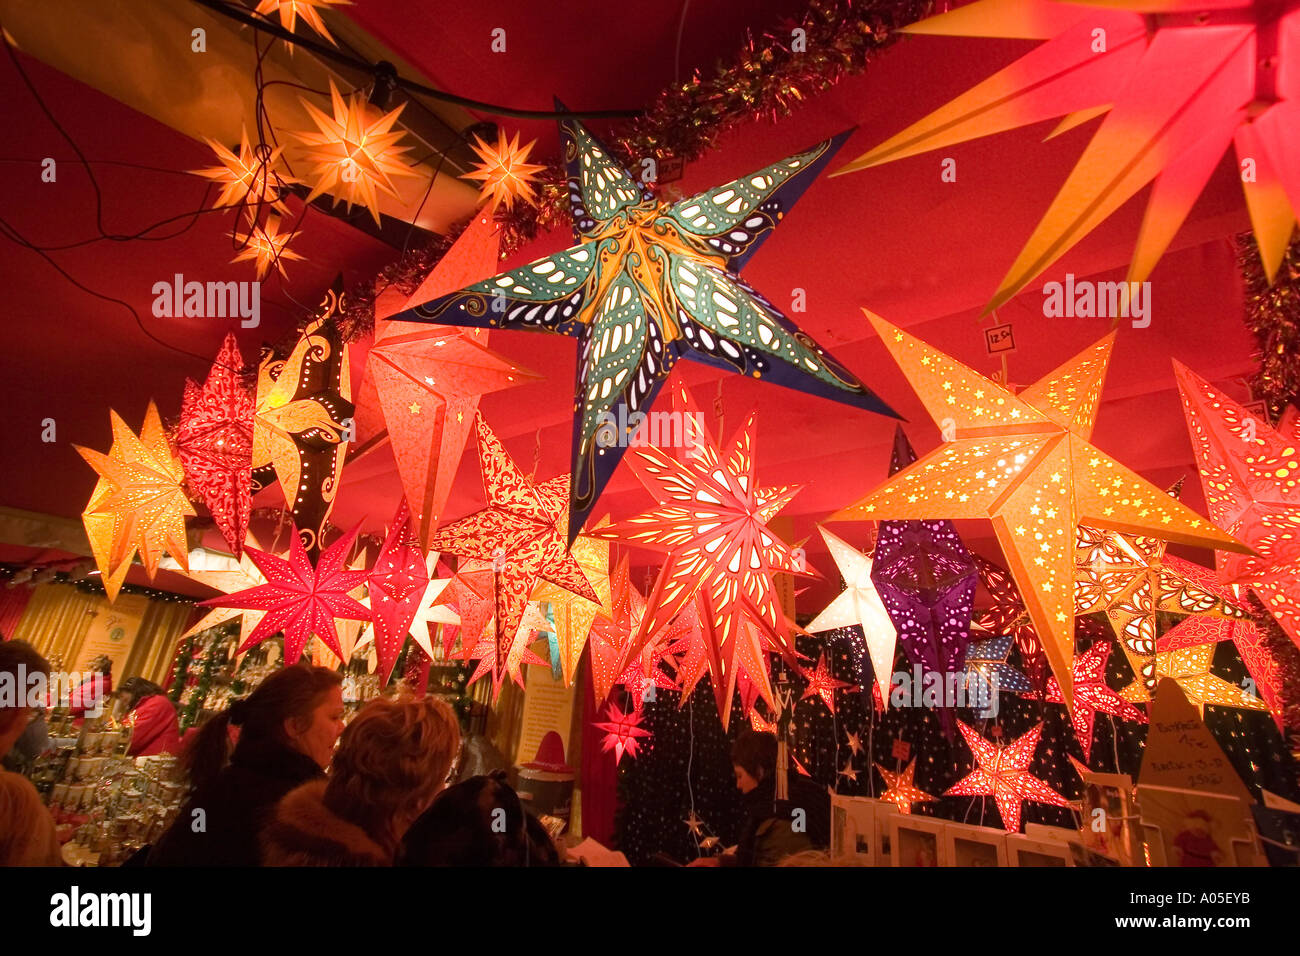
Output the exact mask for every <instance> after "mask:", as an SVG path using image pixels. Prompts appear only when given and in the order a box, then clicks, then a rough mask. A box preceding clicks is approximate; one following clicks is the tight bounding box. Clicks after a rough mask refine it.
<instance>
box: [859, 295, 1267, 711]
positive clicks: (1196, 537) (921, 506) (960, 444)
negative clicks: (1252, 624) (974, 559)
mask: <svg viewBox="0 0 1300 956" xmlns="http://www.w3.org/2000/svg"><path fill="white" fill-rule="evenodd" d="M864 311H866V310H864ZM866 315H867V318H868V319H869V320H870V321H871V324H872V325H873V326H875V328H876V331H877V332H878V333H879V334H880V337H881V338H882V339H883V340H884V344H885V346H886V348H888V349H889V351H890V353H891V354H892V355H893V357H894V359H895V361H897V362H898V364H899V366H900V367H901V368H902V370H903V373H904V374H905V375H906V376H907V378H908V380H909V381H910V382H911V384H912V387H913V388H915V389H916V391H917V394H918V395H919V396H920V398H921V401H922V403H923V404H924V405H925V408H926V410H927V411H928V412H929V413H930V416H931V417H932V418H933V419H934V420H935V422H936V424H939V425H940V426H941V427H942V428H943V430H944V434H945V435H950V436H951V440H950V441H944V442H943V443H942V444H941V445H940V446H939V447H938V448H937V449H935V450H934V451H932V452H930V454H928V455H926V456H925V457H924V458H922V459H921V460H920V461H918V462H917V463H916V464H914V465H912V466H911V467H910V468H907V469H905V470H904V471H901V472H899V473H898V474H897V475H895V476H893V477H892V478H890V479H889V480H888V481H886V482H885V484H883V485H882V486H880V487H879V488H877V489H876V490H875V491H873V492H872V493H871V494H869V495H867V497H866V498H864V499H863V500H862V501H860V502H858V503H857V504H856V505H854V506H853V507H852V510H853V511H854V512H855V513H856V514H858V515H861V516H862V517H864V518H876V519H882V520H883V519H887V518H894V519H922V520H934V519H938V518H952V519H965V518H988V519H991V520H992V522H993V528H994V531H995V532H996V534H997V537H998V541H999V543H1000V544H1001V545H1002V550H1003V553H1004V554H1005V555H1006V558H1007V561H1008V562H1009V564H1010V566H1011V571H1012V574H1013V576H1014V577H1015V580H1016V583H1017V584H1018V585H1019V588H1020V594H1021V596H1022V598H1023V600H1024V602H1025V605H1026V608H1027V609H1028V611H1029V617H1030V620H1031V621H1032V622H1033V624H1034V628H1035V630H1036V631H1037V632H1038V636H1039V640H1040V641H1041V642H1042V644H1043V650H1044V651H1045V652H1046V654H1047V659H1048V662H1049V663H1050V664H1051V668H1052V673H1053V674H1055V675H1056V679H1057V681H1058V683H1059V684H1060V686H1061V692H1062V694H1063V696H1064V698H1065V700H1066V702H1067V705H1068V704H1069V702H1070V700H1071V689H1070V680H1071V673H1072V668H1071V661H1072V660H1073V657H1074V570H1075V565H1074V546H1075V539H1076V535H1077V533H1078V527H1079V525H1080V524H1086V525H1089V526H1090V527H1096V528H1103V529H1106V530H1110V531H1121V532H1124V533H1127V534H1148V535H1151V536H1154V537H1160V538H1162V539H1164V540H1167V541H1177V542H1180V543H1182V544H1190V545H1199V546H1202V547H1209V548H1222V549H1228V550H1233V551H1242V550H1245V545H1243V544H1241V543H1239V542H1237V541H1236V540H1234V539H1233V538H1232V537H1230V536H1228V535H1226V534H1224V533H1223V532H1221V531H1219V530H1218V529H1217V528H1215V527H1214V526H1213V525H1212V524H1211V523H1210V522H1209V521H1207V520H1206V519H1205V518H1202V517H1201V516H1199V515H1197V514H1196V513H1195V512H1193V511H1192V510H1191V509H1190V508H1188V507H1186V506H1185V505H1183V504H1181V503H1179V502H1177V501H1175V500H1173V499H1172V498H1170V497H1169V496H1168V495H1165V494H1164V493H1162V492H1161V491H1160V489H1159V488H1157V487H1156V486H1155V485H1152V484H1151V483H1150V482H1149V481H1147V480H1146V479H1145V478H1143V477H1141V476H1140V475H1138V474H1137V473H1136V472H1134V471H1131V470H1130V469H1128V468H1125V467H1124V466H1123V465H1121V464H1120V463H1119V462H1118V461H1116V460H1115V459H1113V458H1112V457H1110V456H1109V455H1107V454H1106V453H1105V452H1103V451H1101V450H1100V449H1099V448H1097V447H1096V446H1094V445H1093V444H1092V443H1091V441H1090V438H1091V435H1092V428H1093V424H1094V422H1095V418H1096V412H1097V407H1098V405H1099V404H1100V403H1101V390H1102V381H1103V380H1104V378H1105V374H1106V366H1107V364H1108V362H1109V359H1110V351H1111V347H1112V345H1113V343H1114V335H1113V333H1112V335H1110V336H1107V337H1106V338H1104V339H1102V340H1101V341H1100V342H1098V343H1097V344H1096V345H1093V346H1092V347H1091V348H1089V349H1087V350H1085V351H1084V352H1082V353H1081V354H1080V355H1078V356H1076V357H1075V358H1073V359H1071V360H1070V361H1068V362H1066V363H1065V364H1064V365H1061V366H1060V367H1059V368H1057V369H1055V370H1054V371H1052V372H1050V373H1048V374H1047V375H1046V376H1044V377H1043V378H1042V379H1040V380H1039V381H1038V382H1036V383H1034V384H1033V385H1031V386H1030V387H1029V388H1027V389H1025V390H1024V391H1022V392H1020V393H1019V394H1012V393H1011V392H1010V391H1008V390H1007V389H1005V388H1003V387H1002V386H1000V385H998V384H996V383H995V382H993V381H991V380H990V379H988V378H986V377H985V376H983V375H981V374H979V373H978V372H976V371H974V370H972V369H970V368H967V367H966V366H965V365H962V364H961V363H960V362H958V361H956V360H955V359H953V358H950V357H949V356H947V355H945V354H944V353H942V352H940V351H939V350H938V349H936V348H934V347H932V346H930V345H927V344H926V343H924V342H922V341H921V340H920V339H917V338H915V337H913V336H911V335H908V334H907V333H906V332H904V331H903V330H902V329H900V328H897V327H895V326H893V325H891V324H889V323H888V322H886V321H885V320H884V319H882V318H880V317H879V316H877V315H875V314H873V313H871V312H866Z"/></svg>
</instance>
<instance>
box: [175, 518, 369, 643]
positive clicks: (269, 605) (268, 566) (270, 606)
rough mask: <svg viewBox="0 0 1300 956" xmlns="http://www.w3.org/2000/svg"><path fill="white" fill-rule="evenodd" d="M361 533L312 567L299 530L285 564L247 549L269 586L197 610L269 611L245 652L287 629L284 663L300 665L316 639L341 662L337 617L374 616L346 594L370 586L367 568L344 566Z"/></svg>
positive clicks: (348, 537) (335, 545) (207, 603)
mask: <svg viewBox="0 0 1300 956" xmlns="http://www.w3.org/2000/svg"><path fill="white" fill-rule="evenodd" d="M358 530H359V528H353V529H352V530H351V531H349V532H348V533H347V534H345V535H343V537H341V538H339V539H338V541H336V542H334V543H333V544H332V545H330V546H329V547H328V548H326V549H325V550H324V551H322V552H321V553H320V557H319V558H318V559H317V561H316V563H315V564H314V565H313V564H312V562H311V559H310V558H309V557H308V555H307V549H306V548H305V547H304V546H303V543H302V535H301V534H299V533H297V532H296V531H295V533H294V535H293V538H292V540H291V541H290V542H289V559H288V560H287V561H286V560H285V559H284V558H280V557H276V556H275V555H274V554H268V553H267V552H265V551H259V550H257V549H255V548H247V549H246V551H247V553H248V554H249V555H250V556H251V557H252V559H253V564H255V565H256V566H257V568H258V570H259V571H261V572H262V574H263V575H264V576H265V578H266V583H265V584H262V585H259V586H258V587H255V588H252V589H250V590H247V591H238V592H235V593H234V594H227V595H225V596H223V597H216V598H212V599H211V600H207V601H200V602H199V607H226V608H243V609H245V610H255V611H264V612H265V613H264V615H263V616H262V620H261V621H259V622H258V624H257V626H256V627H255V628H254V629H253V633H252V634H250V635H249V636H248V638H247V640H245V641H244V643H243V644H241V645H240V646H239V649H238V650H239V653H241V654H242V653H243V652H244V651H247V650H248V649H249V648H250V647H254V646H255V645H257V644H260V643H261V642H262V641H264V640H266V639H267V638H268V637H272V636H274V635H275V634H278V633H280V632H281V631H283V632H284V661H285V663H286V664H295V663H297V661H298V659H299V658H300V657H302V652H303V650H304V649H305V648H306V647H307V642H308V641H309V640H311V638H312V637H313V636H314V637H317V638H319V639H320V640H321V642H322V643H324V645H325V646H326V647H328V648H329V649H330V651H331V652H332V653H333V654H334V655H335V656H336V657H339V658H342V656H343V649H342V648H341V647H340V646H339V639H338V630H337V627H336V624H335V618H348V619H350V620H354V621H364V620H367V619H369V617H370V609H369V608H367V607H365V606H364V605H362V604H361V603H360V602H358V601H357V600H356V599H355V598H353V597H351V596H350V595H349V594H348V592H349V591H351V590H353V589H354V588H356V587H358V586H359V585H362V584H364V583H365V582H366V577H367V575H366V572H365V570H364V569H360V570H347V569H345V568H344V567H343V563H344V561H345V560H347V555H348V551H349V549H351V547H352V544H353V542H354V541H356V538H357V531H358Z"/></svg>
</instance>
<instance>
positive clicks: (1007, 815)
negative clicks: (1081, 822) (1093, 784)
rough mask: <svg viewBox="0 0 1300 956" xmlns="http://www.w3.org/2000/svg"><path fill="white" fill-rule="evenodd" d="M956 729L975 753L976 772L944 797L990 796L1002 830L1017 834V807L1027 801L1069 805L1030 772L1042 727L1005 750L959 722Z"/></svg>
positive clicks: (1018, 829) (1018, 820) (1018, 828)
mask: <svg viewBox="0 0 1300 956" xmlns="http://www.w3.org/2000/svg"><path fill="white" fill-rule="evenodd" d="M957 727H958V729H960V730H961V735H962V736H963V737H964V738H966V746H968V747H970V749H971V751H972V752H973V753H974V754H975V769H974V770H973V771H971V773H970V774H968V775H967V776H965V777H963V778H962V779H961V780H958V781H957V782H956V783H955V784H953V785H952V786H951V787H949V788H948V789H947V790H946V791H945V792H944V796H945V797H981V796H984V797H992V798H993V799H994V801H996V802H997V805H998V813H999V814H1000V815H1001V817H1002V827H1003V829H1005V830H1008V831H1010V832H1011V833H1019V832H1020V808H1021V804H1022V803H1023V802H1024V801H1026V800H1032V801H1033V802H1034V803H1046V804H1050V805H1051V806H1054V807H1064V806H1068V805H1069V801H1067V800H1066V799H1065V797H1063V796H1061V795H1060V794H1059V793H1057V792H1056V791H1055V790H1053V789H1052V788H1051V787H1049V786H1048V785H1047V784H1045V783H1043V781H1041V780H1039V779H1038V778H1037V777H1035V776H1034V775H1033V774H1031V773H1030V772H1029V765H1030V764H1031V763H1033V760H1034V751H1035V750H1037V749H1038V741H1039V739H1040V738H1041V737H1042V736H1043V725H1042V724H1039V725H1038V726H1037V727H1035V728H1034V729H1033V730H1031V731H1029V733H1027V734H1025V735H1024V736H1023V737H1019V738H1017V739H1016V740H1013V741H1012V742H1011V743H1009V744H1007V745H1006V746H1005V747H1002V746H999V745H997V744H994V743H990V742H989V741H987V740H985V739H984V738H983V737H981V736H980V735H979V734H978V733H976V732H975V731H974V730H973V729H972V728H970V727H968V726H966V725H965V724H964V723H962V722H961V721H958V722H957Z"/></svg>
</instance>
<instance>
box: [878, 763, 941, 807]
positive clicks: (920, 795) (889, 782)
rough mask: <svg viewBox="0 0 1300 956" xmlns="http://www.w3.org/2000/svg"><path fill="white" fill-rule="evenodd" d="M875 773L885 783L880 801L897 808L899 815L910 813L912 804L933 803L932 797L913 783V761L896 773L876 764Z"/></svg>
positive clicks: (914, 767)
mask: <svg viewBox="0 0 1300 956" xmlns="http://www.w3.org/2000/svg"><path fill="white" fill-rule="evenodd" d="M876 771H877V772H878V773H879V774H880V776H881V778H883V779H884V781H885V792H884V793H882V794H881V795H880V799H881V800H886V801H888V802H889V803H892V804H893V805H894V806H896V807H898V812H899V813H911V812H912V804H914V803H934V797H932V796H930V795H929V794H928V793H926V792H925V791H924V790H922V789H921V788H920V787H918V786H917V785H916V784H915V783H914V782H913V778H914V777H915V776H916V760H915V759H913V760H912V761H911V762H910V763H909V764H908V765H907V766H906V767H904V768H903V769H902V770H900V771H899V772H897V773H891V772H890V771H888V770H886V769H885V768H884V767H883V766H881V765H880V764H876Z"/></svg>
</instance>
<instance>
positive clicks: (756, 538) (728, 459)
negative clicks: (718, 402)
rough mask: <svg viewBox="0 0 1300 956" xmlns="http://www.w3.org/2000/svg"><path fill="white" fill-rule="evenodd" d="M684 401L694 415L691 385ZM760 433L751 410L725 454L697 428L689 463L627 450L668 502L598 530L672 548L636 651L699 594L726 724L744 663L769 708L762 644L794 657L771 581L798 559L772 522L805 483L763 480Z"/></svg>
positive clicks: (649, 450)
mask: <svg viewBox="0 0 1300 956" xmlns="http://www.w3.org/2000/svg"><path fill="white" fill-rule="evenodd" d="M678 398H679V402H680V406H681V407H682V408H684V409H686V411H685V412H683V414H684V415H693V414H696V413H694V412H692V411H690V409H691V408H692V407H693V404H692V403H691V400H690V397H689V395H687V394H686V393H685V389H684V388H680V387H679V389H678ZM691 420H693V421H702V417H700V418H692V419H691ZM755 430H756V420H755V416H754V415H753V414H751V415H750V416H749V418H748V419H747V420H746V422H745V424H744V425H743V426H742V427H741V428H740V430H739V431H738V432H737V433H736V435H735V436H734V437H733V439H732V441H731V444H730V445H729V446H728V448H727V449H726V452H725V454H723V453H720V452H719V450H718V448H717V446H716V444H715V443H714V440H713V438H712V436H711V435H709V434H708V433H707V430H706V429H703V428H700V429H699V433H698V434H697V435H696V436H695V442H696V443H695V445H694V446H693V453H692V454H691V455H690V456H683V459H684V460H682V461H678V460H676V459H675V458H673V457H671V456H670V455H669V454H667V453H666V452H665V451H663V450H662V449H660V448H657V447H654V446H650V445H646V446H637V447H634V448H630V449H629V453H628V456H627V461H628V463H629V465H630V466H631V469H632V472H633V474H635V475H636V476H637V477H638V478H639V479H640V480H641V483H642V484H643V485H645V487H646V488H647V489H648V490H649V491H650V492H651V494H652V495H654V496H655V497H656V498H657V499H659V500H660V501H663V502H664V504H663V505H662V506H661V507H659V508H656V509H655V510H653V511H648V512H645V513H644V514H640V515H637V516H635V517H632V518H629V519H628V520H627V521H623V522H618V523H616V524H613V525H611V526H610V527H608V528H604V529H601V530H599V531H593V532H592V534H594V535H595V536H597V537H605V538H611V539H616V540H623V541H627V542H629V543H631V544H634V545H637V546H639V547H645V548H652V549H654V550H658V551H663V552H665V553H666V554H667V558H666V559H665V563H664V566H663V569H662V570H661V571H660V573H659V576H658V579H657V580H656V582H655V586H654V590H653V591H652V593H651V594H650V597H649V598H648V602H649V607H648V608H647V610H646V614H645V617H644V619H643V620H642V622H641V629H640V633H639V634H638V636H637V638H636V642H635V644H634V646H633V647H632V649H631V651H630V654H632V655H636V654H638V653H639V652H640V649H641V646H642V645H643V644H644V643H645V642H646V641H647V640H649V639H650V637H651V636H652V635H655V634H657V633H659V632H660V631H661V630H662V629H663V628H664V627H665V626H666V625H667V624H668V622H669V621H671V620H672V619H673V618H675V617H676V616H677V615H678V614H679V613H681V612H682V611H683V610H684V609H685V608H686V605H687V604H688V603H690V602H691V601H692V600H694V601H696V602H697V607H696V611H697V613H698V615H699V620H700V624H701V628H702V631H703V638H704V649H705V651H706V653H707V658H708V668H709V672H710V674H711V676H712V683H713V689H714V693H715V694H716V696H717V702H718V713H719V714H721V715H722V722H723V726H726V725H727V721H728V719H729V717H730V711H731V698H732V692H733V691H734V689H735V681H736V674H737V670H738V669H743V670H744V672H745V673H746V674H748V675H749V677H750V679H751V680H753V681H755V683H756V684H758V686H759V688H760V692H761V694H762V697H763V699H764V700H766V701H767V702H768V704H769V705H772V702H773V699H772V692H771V687H770V684H769V681H768V677H767V665H766V661H765V648H764V642H765V641H767V642H770V643H771V644H772V646H773V647H774V648H775V649H776V650H778V651H779V652H780V653H782V654H783V655H784V656H786V657H787V658H789V659H790V660H791V661H794V660H795V658H796V656H797V655H796V654H795V652H794V641H793V637H792V636H791V630H790V627H789V624H788V622H787V621H786V618H785V615H784V614H783V613H782V611H781V608H780V604H779V602H778V601H777V596H776V588H775V585H774V583H773V581H772V575H773V573H774V572H777V571H786V572H794V571H795V570H797V568H796V562H795V557H794V553H793V552H792V551H791V550H790V548H789V547H788V546H787V545H786V544H785V543H784V542H783V541H781V540H780V539H778V538H777V537H776V535H775V534H774V533H773V532H772V531H771V530H769V529H768V527H767V522H768V521H770V520H771V519H772V518H773V517H774V516H775V515H776V514H777V513H778V512H779V511H780V510H781V509H782V508H784V507H785V506H786V504H788V503H789V501H790V499H791V498H793V497H794V495H795V494H796V493H797V492H798V490H799V488H798V487H788V486H786V487H778V488H760V487H759V486H758V483H757V481H756V479H755V475H754V433H755ZM746 622H747V623H748V624H750V625H752V627H746V626H745V624H746Z"/></svg>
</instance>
